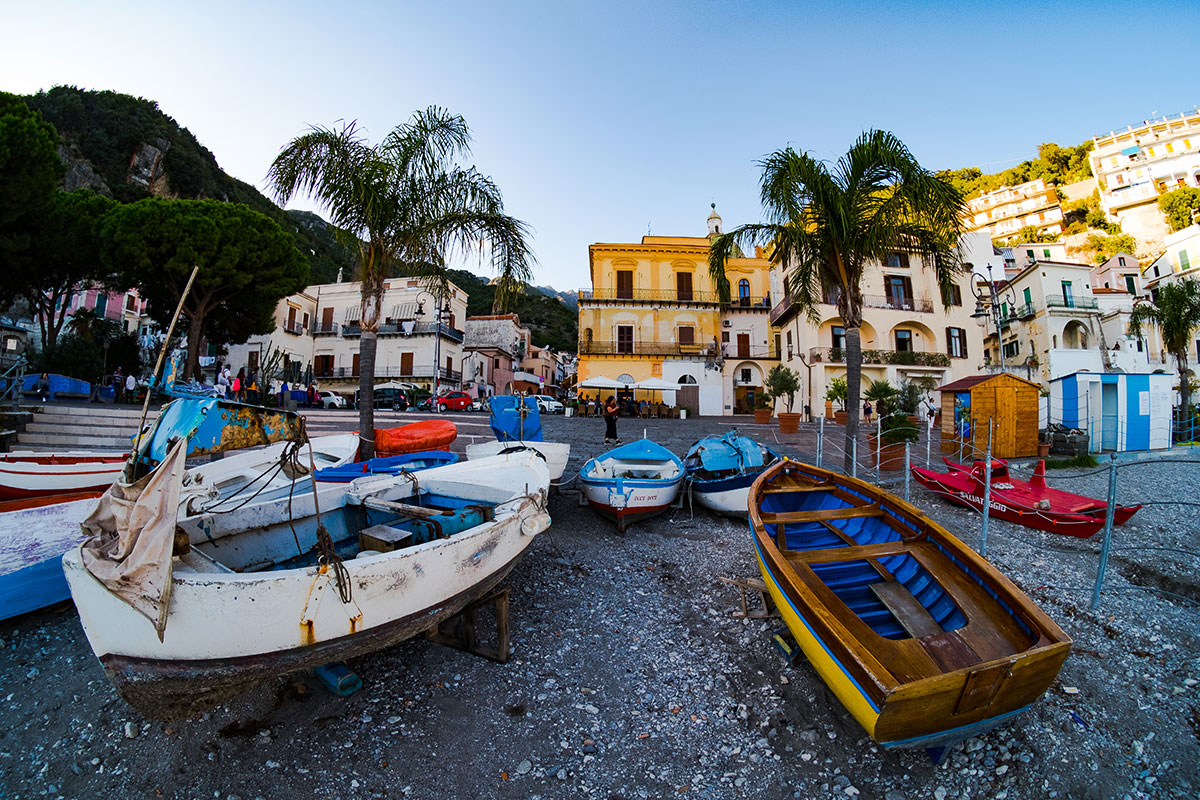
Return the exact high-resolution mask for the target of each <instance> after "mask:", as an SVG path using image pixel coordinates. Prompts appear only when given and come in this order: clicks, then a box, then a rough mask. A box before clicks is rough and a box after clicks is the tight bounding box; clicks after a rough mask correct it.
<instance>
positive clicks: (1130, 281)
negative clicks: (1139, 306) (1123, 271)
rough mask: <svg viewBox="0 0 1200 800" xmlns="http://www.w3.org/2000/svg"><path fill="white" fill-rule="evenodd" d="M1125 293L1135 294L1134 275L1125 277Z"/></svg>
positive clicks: (1135, 283)
mask: <svg viewBox="0 0 1200 800" xmlns="http://www.w3.org/2000/svg"><path fill="white" fill-rule="evenodd" d="M1125 291H1127V292H1129V293H1130V294H1137V276H1136V275H1126V276H1125Z"/></svg>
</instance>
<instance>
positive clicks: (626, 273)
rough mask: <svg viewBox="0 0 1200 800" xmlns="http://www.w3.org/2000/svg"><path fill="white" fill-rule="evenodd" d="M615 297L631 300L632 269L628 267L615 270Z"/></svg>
mask: <svg viewBox="0 0 1200 800" xmlns="http://www.w3.org/2000/svg"><path fill="white" fill-rule="evenodd" d="M617 299H618V300H632V299H633V271H632V270H628V269H619V270H617Z"/></svg>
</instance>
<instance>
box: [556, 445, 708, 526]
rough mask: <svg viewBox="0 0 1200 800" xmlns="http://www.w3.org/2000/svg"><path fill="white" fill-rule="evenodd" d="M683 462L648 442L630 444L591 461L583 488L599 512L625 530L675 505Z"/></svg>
mask: <svg viewBox="0 0 1200 800" xmlns="http://www.w3.org/2000/svg"><path fill="white" fill-rule="evenodd" d="M683 481H684V470H683V462H682V461H681V460H680V459H679V457H678V456H677V455H675V454H674V453H672V452H671V451H670V450H668V449H666V448H665V447H663V446H662V445H660V444H657V443H655V442H651V441H649V440H647V439H640V440H638V441H633V442H630V443H629V444H624V445H621V446H619V447H616V448H614V449H612V450H609V451H608V452H607V453H604V454H602V455H600V456H597V457H596V458H593V459H591V460H589V461H588V462H587V463H586V464H584V465H583V469H582V470H580V472H579V486H580V491H581V492H582V493H583V496H584V498H585V499H586V500H587V502H588V504H589V505H590V506H591V507H592V508H593V509H595V511H596V513H598V514H599V515H600V516H602V517H604V518H605V519H609V520H612V521H613V522H614V523H616V526H617V530H618V531H619V532H620V533H624V532H625V529H626V528H628V527H629V526H630V525H632V524H633V523H634V522H637V521H639V520H643V519H648V518H650V517H653V516H654V515H656V514H661V513H662V512H663V511H666V510H667V508H669V507H670V506H671V504H672V503H673V502H675V498H676V497H678V495H679V490H680V487H682V486H683Z"/></svg>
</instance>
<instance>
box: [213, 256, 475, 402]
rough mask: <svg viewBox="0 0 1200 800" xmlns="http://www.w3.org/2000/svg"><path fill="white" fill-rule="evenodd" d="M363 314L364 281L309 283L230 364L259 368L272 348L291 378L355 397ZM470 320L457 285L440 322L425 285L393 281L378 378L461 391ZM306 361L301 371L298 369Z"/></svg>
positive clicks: (234, 350) (388, 286)
mask: <svg viewBox="0 0 1200 800" xmlns="http://www.w3.org/2000/svg"><path fill="white" fill-rule="evenodd" d="M361 311H362V295H361V285H360V284H359V283H357V282H342V283H324V284H317V285H314V286H309V287H308V288H307V289H305V290H304V291H303V292H299V293H297V294H294V295H290V296H288V297H285V298H284V299H283V300H281V301H279V306H278V307H277V309H276V317H275V319H276V328H275V330H274V331H272V332H271V333H270V334H267V335H266V336H257V337H253V338H251V339H250V340H249V341H248V342H247V343H246V344H244V345H235V346H233V347H230V348H229V354H228V362H229V364H230V365H231V367H232V368H233V370H234V371H235V372H236V371H237V370H238V369H239V368H240V367H242V366H246V367H248V368H250V369H258V368H260V365H261V364H263V363H264V361H265V359H266V358H267V357H268V354H269V353H270V351H271V348H272V347H274V348H278V349H279V350H280V351H281V352H284V353H285V354H286V355H285V361H284V363H286V364H288V365H289V369H291V372H290V373H285V374H291V375H293V376H295V377H294V379H297V380H304V379H306V378H309V377H310V376H311V379H313V380H316V381H317V382H318V383H319V384H320V386H321V388H322V389H329V390H332V391H335V392H339V393H344V394H352V393H353V392H354V391H355V390H356V389H357V388H358V385H359V342H360V341H361V337H362V325H361ZM466 315H467V295H466V293H465V292H463V291H462V290H461V289H459V288H458V287H457V286H455V285H454V284H450V295H449V297H447V298H446V303H445V310H444V311H443V313H442V314H441V317H442V319H441V320H440V321H439V320H438V319H437V317H438V316H439V314H438V311H437V308H436V300H435V298H434V297H433V295H432V294H431V293H430V292H429V291H428V290H427V289H425V288H424V287H423V286H422V285H421V283H420V281H418V280H417V279H415V278H390V279H388V281H387V282H386V283H385V287H384V295H383V310H382V319H381V320H380V323H379V333H378V338H377V340H376V341H377V346H376V353H375V370H374V375H373V376H372V377H373V379H374V380H375V381H377V382H382V381H388V380H401V381H406V382H410V383H413V384H414V385H417V386H421V387H423V388H426V389H430V390H432V388H433V385H434V379H435V375H436V378H437V382H438V385H439V388H440V389H441V390H445V389H455V388H458V387H459V386H460V385H461V384H462V360H463V347H462V343H463V333H462V331H461V330H460V329H459V327H458V325H460V324H462V322H463V320H465V318H466ZM306 319H307V320H309V321H308V322H307V323H306V321H305V320H306ZM435 359H436V361H437V363H436V364H435V363H434V362H435ZM301 363H303V364H305V366H304V368H303V369H302V370H300V369H298V368H297V367H292V366H291V365H298V364H301ZM301 373H302V374H301Z"/></svg>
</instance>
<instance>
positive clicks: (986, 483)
mask: <svg viewBox="0 0 1200 800" xmlns="http://www.w3.org/2000/svg"><path fill="white" fill-rule="evenodd" d="M983 463H984V467H983V475H984V478H983V531H982V532H981V533H980V537H979V555H981V556H983V557H984V558H987V534H988V518H989V517H990V516H991V511H992V419H991V417H988V448H987V457H986V460H985V461H984V462H983Z"/></svg>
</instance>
